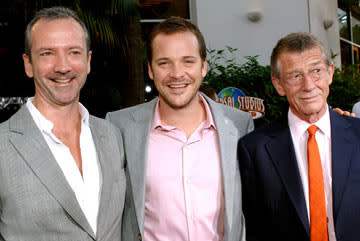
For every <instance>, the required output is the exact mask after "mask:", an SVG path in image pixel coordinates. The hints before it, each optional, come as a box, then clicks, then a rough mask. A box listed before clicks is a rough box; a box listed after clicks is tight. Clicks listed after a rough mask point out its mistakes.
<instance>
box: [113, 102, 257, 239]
mask: <svg viewBox="0 0 360 241" xmlns="http://www.w3.org/2000/svg"><path fill="white" fill-rule="evenodd" d="M205 98H206V100H207V101H208V103H209V106H210V109H211V111H212V114H213V117H214V121H215V125H216V127H217V130H218V134H219V135H218V137H219V145H220V153H221V164H222V177H223V183H224V187H223V188H224V197H225V220H224V221H225V237H224V241H239V240H245V226H244V225H245V222H244V218H243V213H242V205H241V181H240V171H239V164H238V161H237V155H236V151H237V142H238V140H239V138H240V137H242V136H244V135H245V134H247V133H248V132H250V131H251V130H253V128H254V125H253V121H252V119H251V117H250V115H249V114H246V113H245V112H242V111H239V110H235V109H233V108H230V107H228V106H225V105H223V104H219V103H216V102H214V101H212V100H210V99H209V98H207V97H206V96H205ZM156 102H157V98H156V99H154V100H152V101H150V102H148V103H145V104H141V105H137V106H134V107H130V108H127V109H123V110H119V111H115V112H112V113H108V114H107V116H106V118H107V119H109V120H110V121H111V122H112V123H114V124H115V125H116V126H117V127H119V128H120V131H121V133H122V135H123V140H124V145H125V155H126V160H127V168H126V169H127V172H126V173H127V175H128V176H127V177H128V178H129V179H128V185H127V192H126V201H125V208H124V218H123V231H122V233H123V234H122V237H123V240H126V241H133V240H140V239H141V237H142V236H143V234H144V208H145V181H146V178H145V177H146V160H147V153H148V140H149V134H150V126H151V122H152V118H153V114H154V109H155V106H156ZM129 180H130V181H129Z"/></svg>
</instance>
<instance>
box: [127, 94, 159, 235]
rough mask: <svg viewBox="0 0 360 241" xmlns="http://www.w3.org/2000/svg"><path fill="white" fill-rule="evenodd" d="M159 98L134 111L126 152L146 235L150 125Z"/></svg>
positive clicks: (138, 217) (137, 213) (140, 219)
mask: <svg viewBox="0 0 360 241" xmlns="http://www.w3.org/2000/svg"><path fill="white" fill-rule="evenodd" d="M156 103H157V98H155V99H154V100H152V101H150V102H149V103H147V104H145V105H144V106H143V108H141V109H138V110H137V111H135V112H134V113H132V117H133V118H134V124H133V126H132V127H131V128H129V130H128V131H129V132H131V133H127V134H128V135H129V138H128V140H127V141H128V143H127V145H128V148H129V149H130V148H131V150H132V151H128V152H127V153H126V155H127V160H129V161H128V168H129V172H130V180H131V186H132V193H133V197H134V203H135V210H136V217H137V221H138V224H139V227H140V232H141V234H142V235H144V213H145V192H146V161H147V153H148V143H149V136H150V127H151V123H152V119H153V114H154V109H155V105H156Z"/></svg>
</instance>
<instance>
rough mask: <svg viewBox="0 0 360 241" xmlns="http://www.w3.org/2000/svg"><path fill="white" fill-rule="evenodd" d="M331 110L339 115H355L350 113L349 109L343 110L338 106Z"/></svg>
mask: <svg viewBox="0 0 360 241" xmlns="http://www.w3.org/2000/svg"><path fill="white" fill-rule="evenodd" d="M333 111H335V112H336V113H338V114H339V115H343V116H350V117H355V113H350V112H349V111H346V110H345V111H344V110H342V109H340V108H334V109H333Z"/></svg>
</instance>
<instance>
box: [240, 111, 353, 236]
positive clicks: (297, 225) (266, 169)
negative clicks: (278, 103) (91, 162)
mask: <svg viewBox="0 0 360 241" xmlns="http://www.w3.org/2000/svg"><path fill="white" fill-rule="evenodd" d="M330 122H331V149H332V189H333V190H332V192H333V214H334V226H335V233H336V238H337V241H359V240H360V148H359V146H360V119H357V118H352V117H344V116H340V115H338V114H336V113H335V112H333V111H332V110H330ZM238 156H239V161H240V169H241V179H242V185H243V211H244V214H245V221H246V233H247V235H246V236H247V240H248V241H253V240H277V241H280V240H287V241H290V240H291V241H297V240H299V241H300V240H310V234H309V230H310V228H309V221H308V217H307V210H306V204H305V198H304V194H303V188H302V183H301V178H300V173H299V170H298V166H297V161H296V156H295V151H294V147H293V143H292V139H291V134H290V129H289V126H288V120H287V116H286V118H283V119H282V120H279V121H276V122H273V123H270V124H268V125H267V126H265V127H263V128H260V129H257V130H255V131H254V132H252V133H250V134H248V135H247V136H245V137H243V138H242V139H241V140H240V141H239V146H238Z"/></svg>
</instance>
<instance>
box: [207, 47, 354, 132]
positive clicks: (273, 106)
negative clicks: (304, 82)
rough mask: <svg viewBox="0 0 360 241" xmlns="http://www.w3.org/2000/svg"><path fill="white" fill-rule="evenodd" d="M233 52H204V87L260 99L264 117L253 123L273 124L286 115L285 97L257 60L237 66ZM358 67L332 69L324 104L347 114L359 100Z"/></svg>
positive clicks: (234, 49)
mask: <svg viewBox="0 0 360 241" xmlns="http://www.w3.org/2000/svg"><path fill="white" fill-rule="evenodd" d="M236 51H237V49H236V48H231V47H229V46H226V48H225V49H221V50H214V49H211V50H208V59H207V62H208V73H207V75H206V77H205V79H204V83H206V84H208V85H209V86H211V87H213V88H215V89H216V90H217V92H219V91H221V90H222V89H223V88H226V87H236V88H239V89H240V90H242V91H243V92H244V93H245V94H246V95H248V96H254V97H258V98H261V99H264V105H265V116H264V117H263V118H260V119H257V120H255V125H256V126H260V125H262V124H264V123H267V122H269V121H271V120H275V119H277V118H279V117H280V116H282V115H283V114H284V113H286V112H287V111H288V103H287V100H286V97H281V96H279V95H278V93H277V92H276V90H275V88H274V87H273V85H272V83H271V71H270V66H262V65H260V64H259V62H258V60H257V57H258V56H247V57H245V59H246V62H245V63H244V64H239V63H237V62H236V59H235V54H234V53H235V52H236ZM358 70H359V67H358V66H349V67H348V68H346V69H344V71H343V72H342V71H341V70H340V69H336V70H335V73H334V77H333V83H332V85H331V86H330V95H329V98H328V103H329V105H330V106H332V107H339V108H341V109H343V110H349V111H351V108H352V106H353V104H354V103H355V102H356V101H358V100H360V91H359V87H360V73H359V72H358Z"/></svg>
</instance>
